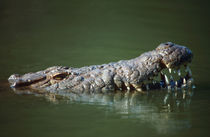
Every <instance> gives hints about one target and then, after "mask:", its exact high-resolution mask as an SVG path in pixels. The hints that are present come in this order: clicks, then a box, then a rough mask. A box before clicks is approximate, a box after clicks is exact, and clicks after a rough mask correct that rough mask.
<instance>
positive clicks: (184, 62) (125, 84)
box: [8, 42, 193, 93]
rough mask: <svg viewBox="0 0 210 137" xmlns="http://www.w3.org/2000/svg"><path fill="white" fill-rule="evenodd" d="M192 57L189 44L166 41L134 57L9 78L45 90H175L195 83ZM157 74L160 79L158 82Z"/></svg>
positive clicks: (12, 82) (15, 83) (17, 85)
mask: <svg viewBox="0 0 210 137" xmlns="http://www.w3.org/2000/svg"><path fill="white" fill-rule="evenodd" d="M192 57H193V54H192V51H191V50H190V49H188V48H187V47H185V46H181V45H177V44H174V43H172V42H166V43H162V44H160V45H159V46H158V47H157V48H156V49H155V50H152V51H149V52H146V53H144V54H142V55H141V56H139V57H137V58H134V59H131V60H121V61H118V62H114V63H109V64H103V65H93V66H87V67H82V68H72V67H63V66H54V67H50V68H47V69H46V70H43V71H38V72H35V73H27V74H24V75H19V74H13V75H11V76H10V77H9V79H8V80H9V83H10V85H11V87H12V88H30V89H38V90H44V91H58V90H68V91H69V92H71V91H74V92H91V93H92V92H94V93H95V92H106V91H115V90H137V91H144V90H150V89H159V88H174V89H175V88H182V87H190V86H192V81H193V79H192V72H191V70H190V68H189V67H188V63H190V62H191V61H192ZM181 66H185V69H186V75H185V76H181V74H180V67H181ZM164 69H169V73H171V70H172V69H173V70H175V71H177V74H178V75H179V76H180V77H179V79H178V80H174V79H173V78H172V77H171V78H170V79H169V78H168V76H167V75H166V74H164V73H163V70H164ZM175 71H174V72H175ZM156 77H159V79H158V80H156V81H154V80H153V79H154V78H156Z"/></svg>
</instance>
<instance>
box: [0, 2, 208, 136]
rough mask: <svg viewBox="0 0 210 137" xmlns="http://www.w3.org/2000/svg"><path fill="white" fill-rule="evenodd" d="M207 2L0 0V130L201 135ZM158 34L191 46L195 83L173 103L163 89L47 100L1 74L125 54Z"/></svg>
mask: <svg viewBox="0 0 210 137" xmlns="http://www.w3.org/2000/svg"><path fill="white" fill-rule="evenodd" d="M208 5H209V3H208V2H206V1H198V0H193V1H187V0H186V1H181V0H180V1H155V0H151V1H147V0H141V1H137V0H130V1H125V0H124V1H117V0H116V1H111V0H107V1H105V0H103V1H96V0H89V1H85V0H69V1H55V0H51V1H41V0H31V1H26V0H19V1H13V0H2V1H0V11H1V12H0V30H1V31H0V47H1V50H0V64H1V67H0V80H1V84H0V136H2V137H9V136H23V137H24V136H39V137H41V136H43V137H44V136H55V137H57V136H63V137H65V136H68V137H69V136H72V137H75V136H79V137H82V136H87V137H88V136H90V137H93V136H101V137H102V136H115V137H118V136H119V137H127V136H133V137H135V136H148V137H149V136H177V137H178V136H179V137H182V136H183V137H184V136H196V137H197V136H199V137H207V136H209V132H208V130H209V122H210V118H209V113H210V105H209V103H210V101H209V96H210V93H209V89H210V86H209V83H210V80H209V77H208V76H209V75H210V72H209V70H210V61H209V57H210V56H209V50H210V48H209V36H210V29H209V27H208V26H209V23H210V20H209V15H210V14H209V13H210V10H209V8H208ZM165 41H172V42H175V43H177V44H182V45H186V46H187V47H189V48H190V49H191V50H192V51H193V53H194V59H193V63H192V64H191V69H192V71H193V77H194V79H195V84H196V89H195V90H194V91H193V93H192V96H191V97H190V98H188V99H187V100H184V101H183V100H182V99H178V101H180V102H181V105H180V106H179V107H176V106H173V105H172V104H173V103H174V101H175V102H176V101H177V100H176V99H173V98H172V99H170V102H169V103H170V104H171V105H172V108H163V106H164V105H163V104H164V102H163V100H164V97H165V95H166V94H167V92H166V91H165V92H164V91H156V92H155V93H151V94H149V95H138V96H137V97H136V98H135V99H133V100H132V101H131V98H132V97H131V95H129V96H128V97H126V96H125V95H123V96H122V97H121V99H119V100H118V101H114V95H108V96H103V97H100V98H101V100H97V98H99V97H88V96H85V97H86V100H85V99H80V101H78V100H77V101H70V100H68V99H59V100H55V99H54V98H52V97H43V96H39V95H33V94H32V95H25V94H17V93H15V92H14V91H12V90H11V89H10V88H9V86H8V83H7V80H6V79H7V78H8V76H9V75H11V74H12V73H20V74H23V73H26V72H33V71H38V70H42V69H45V68H47V67H49V66H53V65H63V66H73V67H82V66H85V65H93V64H103V63H108V62H112V61H118V60H121V59H130V58H134V57H136V56H139V55H140V54H141V53H143V52H145V51H149V50H152V49H154V48H155V47H156V46H157V45H158V44H159V43H161V42H165ZM158 93H160V94H158ZM170 96H172V94H171V95H170ZM93 98H96V99H95V100H94V99H93ZM164 107H165V106H164ZM170 110H173V111H170Z"/></svg>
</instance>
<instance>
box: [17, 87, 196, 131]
mask: <svg viewBox="0 0 210 137" xmlns="http://www.w3.org/2000/svg"><path fill="white" fill-rule="evenodd" d="M15 92H16V93H18V94H35V95H37V96H44V97H46V99H47V100H49V101H51V102H53V103H60V102H63V101H65V102H67V103H69V104H71V103H80V104H93V105H99V106H104V107H107V108H108V109H107V113H111V112H114V113H116V114H119V115H120V117H121V118H123V119H135V120H136V119H137V121H139V120H140V122H143V123H149V124H150V125H152V126H153V127H154V128H155V129H156V130H157V131H158V132H159V133H160V134H165V133H169V132H170V133H174V132H177V131H180V130H183V129H188V128H190V127H191V123H190V120H189V118H188V116H184V117H182V115H183V113H180V114H179V113H178V112H183V111H187V109H188V108H189V105H190V102H191V97H192V95H193V91H190V90H188V91H187V90H179V91H157V90H156V91H150V92H145V93H140V92H135V91H134V92H121V91H116V93H107V94H99V93H97V94H88V93H83V94H77V93H73V92H66V91H58V92H57V93H52V92H51V93H47V94H46V93H44V94H43V93H38V92H34V91H29V90H20V91H19V90H16V91H15ZM174 113H176V115H173V114H174ZM177 116H178V118H177Z"/></svg>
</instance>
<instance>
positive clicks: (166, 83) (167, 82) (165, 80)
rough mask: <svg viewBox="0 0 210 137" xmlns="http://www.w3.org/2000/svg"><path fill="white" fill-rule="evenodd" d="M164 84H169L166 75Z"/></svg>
mask: <svg viewBox="0 0 210 137" xmlns="http://www.w3.org/2000/svg"><path fill="white" fill-rule="evenodd" d="M165 82H166V84H167V85H168V84H169V80H168V77H167V76H166V75H165Z"/></svg>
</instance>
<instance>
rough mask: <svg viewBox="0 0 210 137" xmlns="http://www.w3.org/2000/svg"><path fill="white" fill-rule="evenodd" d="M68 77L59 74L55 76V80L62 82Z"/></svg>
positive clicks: (65, 74)
mask: <svg viewBox="0 0 210 137" xmlns="http://www.w3.org/2000/svg"><path fill="white" fill-rule="evenodd" d="M67 75H68V74H67V73H60V74H57V75H55V76H53V79H55V80H62V79H64V78H65V77H67Z"/></svg>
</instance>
